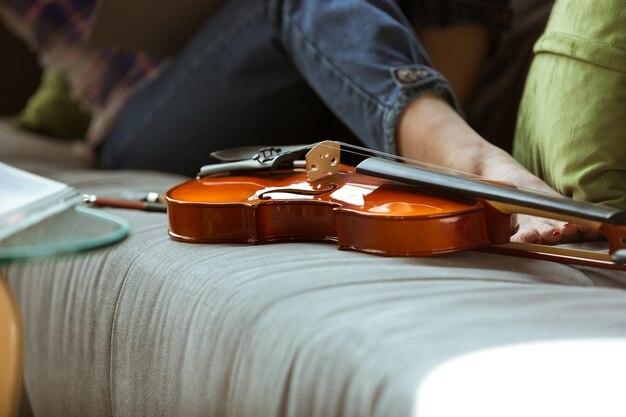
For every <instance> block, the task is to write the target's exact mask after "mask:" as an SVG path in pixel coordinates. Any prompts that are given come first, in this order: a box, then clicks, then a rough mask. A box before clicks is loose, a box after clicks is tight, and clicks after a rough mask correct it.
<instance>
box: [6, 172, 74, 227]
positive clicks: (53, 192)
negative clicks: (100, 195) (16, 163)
mask: <svg viewBox="0 0 626 417" xmlns="http://www.w3.org/2000/svg"><path fill="white" fill-rule="evenodd" d="M79 201H80V196H79V195H78V193H77V192H76V191H75V190H74V189H73V188H71V187H69V186H68V185H66V184H63V183H60V182H57V181H53V180H50V179H48V178H43V177H40V176H38V175H35V174H31V173H29V172H26V171H22V170H21V169H17V168H14V167H12V166H9V165H7V164H4V163H1V162H0V239H4V238H6V237H8V236H10V235H12V234H15V233H17V232H19V231H21V230H24V229H26V228H27V227H29V226H31V225H33V224H35V223H38V222H40V221H42V220H44V219H46V218H48V217H51V216H53V215H55V214H57V213H59V212H61V211H63V210H67V209H68V208H70V207H72V206H74V205H75V204H77V203H78V202H79Z"/></svg>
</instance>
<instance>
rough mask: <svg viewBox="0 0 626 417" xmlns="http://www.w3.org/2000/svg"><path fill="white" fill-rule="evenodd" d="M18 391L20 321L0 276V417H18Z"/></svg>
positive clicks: (20, 380) (19, 383) (14, 303)
mask: <svg viewBox="0 0 626 417" xmlns="http://www.w3.org/2000/svg"><path fill="white" fill-rule="evenodd" d="M21 390H22V325H21V319H20V314H19V309H18V307H17V303H16V302H15V299H14V298H13V294H12V293H11V289H10V288H9V285H8V284H7V282H6V280H5V279H4V277H2V275H1V274H0V417H12V416H16V415H17V410H18V406H19V400H20V394H21V392H22V391H21Z"/></svg>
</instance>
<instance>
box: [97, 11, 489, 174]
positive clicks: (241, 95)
mask: <svg viewBox="0 0 626 417" xmlns="http://www.w3.org/2000/svg"><path fill="white" fill-rule="evenodd" d="M492 1H493V0H492ZM424 92H435V93H437V94H440V95H442V96H443V97H444V98H446V99H447V100H448V101H449V102H450V103H451V104H452V105H453V106H457V104H456V100H455V98H454V95H453V93H452V91H451V88H450V86H449V84H448V82H447V81H446V80H445V79H444V78H443V76H442V75H441V74H439V73H438V72H437V71H435V70H434V69H433V68H431V66H430V63H429V60H428V58H427V56H426V54H425V52H424V50H423V48H422V47H421V46H420V44H419V42H418V39H417V37H416V35H415V33H414V31H413V29H412V27H411V24H410V23H409V21H408V19H407V17H406V16H405V14H404V13H403V10H402V9H401V7H400V5H399V4H398V3H397V2H396V1H393V0H282V1H278V0H230V1H228V2H227V3H226V4H225V5H224V6H223V7H222V8H221V9H220V10H219V12H217V13H216V14H215V15H213V16H211V18H210V19H209V21H208V22H207V23H206V24H205V25H204V27H203V28H202V29H201V30H200V31H199V32H198V33H197V34H196V36H195V37H194V38H193V39H192V40H191V41H190V43H189V44H188V45H187V46H186V48H185V49H184V50H183V51H182V52H181V53H180V55H179V56H177V57H176V59H174V60H173V62H172V64H171V65H170V66H169V67H168V68H167V69H166V70H165V71H164V73H163V74H162V75H161V76H160V77H159V78H158V79H157V80H155V81H154V82H152V83H151V84H149V85H148V86H146V87H145V88H144V89H142V90H141V91H140V92H139V93H138V94H136V95H135V96H134V97H133V98H132V99H131V100H130V101H129V103H128V104H127V105H126V107H125V108H124V109H123V111H122V113H121V115H120V117H119V119H118V121H117V123H116V125H115V126H114V127H113V129H112V131H111V132H110V134H109V135H108V136H107V137H106V138H105V140H104V142H103V144H102V145H101V147H100V149H99V161H100V165H101V167H103V168H109V169H110V168H131V169H155V170H162V171H170V172H177V173H182V174H186V175H194V174H195V173H196V172H197V171H198V169H199V168H200V166H202V165H204V164H206V163H207V162H208V160H209V153H210V152H212V151H214V150H217V149H224V148H229V147H236V146H244V145H253V144H259V145H288V144H301V143H310V142H314V141H319V140H323V139H337V140H346V139H347V140H348V141H351V139H350V138H351V137H352V136H354V137H355V138H356V140H358V141H361V142H362V144H364V145H365V146H368V147H370V148H373V149H377V150H381V151H385V152H390V153H395V150H396V146H395V130H396V126H397V122H398V117H399V115H400V113H401V112H402V111H403V109H404V108H405V107H406V105H407V104H408V103H409V102H410V101H411V100H412V99H414V98H415V97H416V96H418V95H420V94H422V93H424ZM335 120H338V121H339V123H335ZM342 126H345V127H347V129H344V130H341V127H342Z"/></svg>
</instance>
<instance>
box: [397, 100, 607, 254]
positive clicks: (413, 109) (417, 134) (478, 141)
mask: <svg viewBox="0 0 626 417" xmlns="http://www.w3.org/2000/svg"><path fill="white" fill-rule="evenodd" d="M397 141H398V148H399V153H400V155H402V156H404V157H407V158H411V159H415V160H419V161H423V162H427V163H431V164H435V165H439V166H443V167H447V168H452V169H455V170H458V171H463V172H468V173H471V174H475V175H479V176H481V177H484V178H488V179H494V180H499V181H507V182H510V183H512V184H515V185H516V186H518V187H520V188H522V189H530V190H536V191H540V192H546V193H551V194H557V192H556V191H554V190H552V189H551V188H550V187H549V186H548V185H546V184H545V183H544V182H543V181H541V180H540V179H539V178H537V177H536V176H534V175H533V174H531V173H530V172H529V171H527V170H526V169H525V168H524V167H522V166H521V165H520V164H519V163H518V162H517V161H515V159H513V157H512V156H510V155H509V154H508V153H506V152H505V151H503V150H501V149H500V148H497V147H496V146H494V145H491V144H490V143H488V142H487V141H486V140H485V139H483V138H482V137H481V136H480V135H478V134H477V133H476V132H474V130H473V129H472V128H471V127H469V126H468V125H467V123H466V122H465V121H464V120H463V119H462V118H461V117H460V116H459V115H458V114H457V113H456V112H455V111H454V110H453V109H452V107H451V106H450V105H449V104H448V103H447V102H446V101H445V100H443V99H442V98H440V97H438V96H435V95H429V94H427V95H423V96H420V97H418V98H417V99H416V100H414V101H413V102H412V103H411V104H409V106H408V107H407V109H406V110H405V111H404V113H403V114H402V116H401V117H400V121H399V124H398V133H397ZM518 221H519V226H520V227H519V230H518V231H517V233H515V235H514V236H513V237H512V240H513V241H517V242H525V243H563V242H571V241H574V240H579V239H581V238H582V239H598V238H600V237H601V234H600V233H599V232H598V231H596V230H591V229H588V228H585V227H583V226H579V225H575V224H572V223H568V222H563V221H558V220H552V219H544V218H540V217H534V216H528V215H519V216H518Z"/></svg>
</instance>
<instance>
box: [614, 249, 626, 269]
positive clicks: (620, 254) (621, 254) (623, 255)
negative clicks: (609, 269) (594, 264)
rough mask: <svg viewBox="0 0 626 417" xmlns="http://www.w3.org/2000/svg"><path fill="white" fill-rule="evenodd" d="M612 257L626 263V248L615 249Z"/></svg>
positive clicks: (620, 262) (619, 262)
mask: <svg viewBox="0 0 626 417" xmlns="http://www.w3.org/2000/svg"><path fill="white" fill-rule="evenodd" d="M611 257H612V258H613V262H615V263H618V264H622V265H625V264H626V249H620V250H618V251H615V253H614V254H613V255H611Z"/></svg>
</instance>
